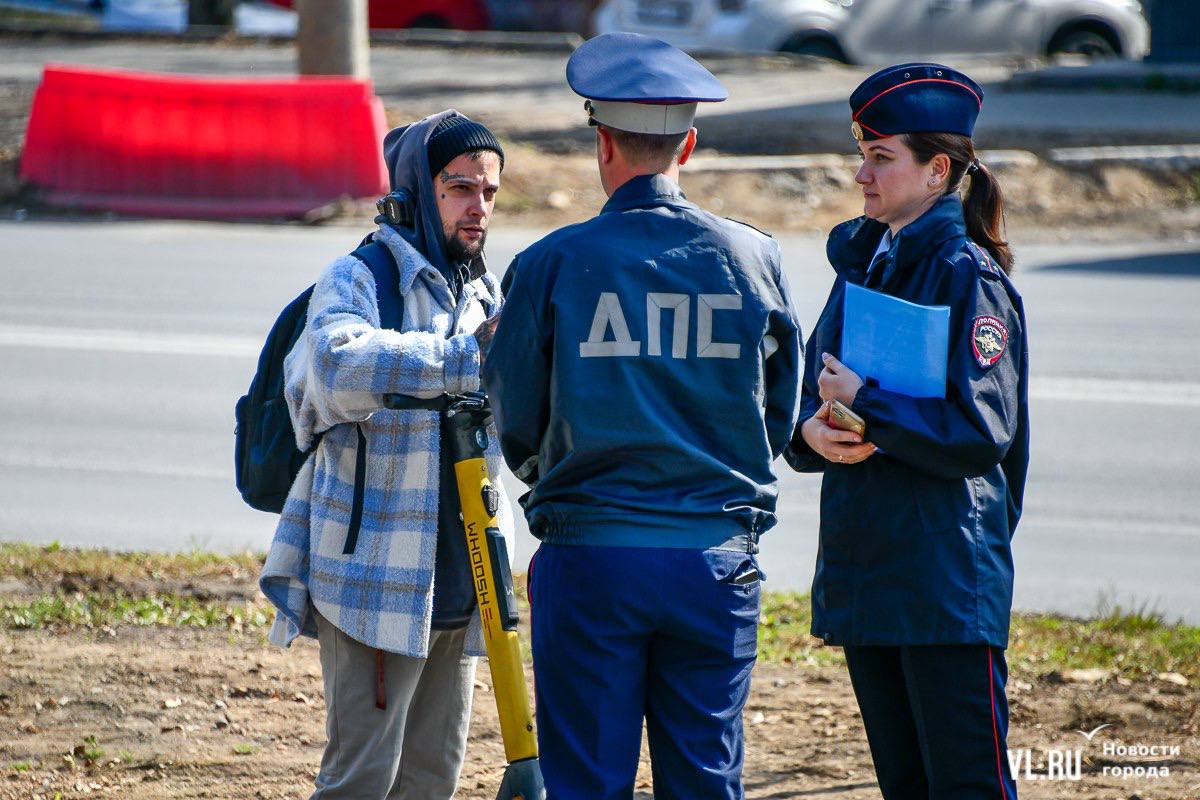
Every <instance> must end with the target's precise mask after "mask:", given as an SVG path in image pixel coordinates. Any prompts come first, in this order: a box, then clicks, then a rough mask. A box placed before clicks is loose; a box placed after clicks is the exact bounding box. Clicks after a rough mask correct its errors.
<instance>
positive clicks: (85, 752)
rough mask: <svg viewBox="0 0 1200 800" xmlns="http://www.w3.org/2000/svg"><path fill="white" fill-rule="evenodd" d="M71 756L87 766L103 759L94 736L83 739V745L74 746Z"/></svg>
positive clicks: (102, 752)
mask: <svg viewBox="0 0 1200 800" xmlns="http://www.w3.org/2000/svg"><path fill="white" fill-rule="evenodd" d="M71 755H73V756H75V757H76V758H82V759H83V760H84V761H86V762H88V763H89V764H94V763H96V762H97V761H99V760H101V759H102V758H104V751H103V750H102V749H101V748H100V742H99V741H97V740H96V737H95V735H91V736H85V737H83V744H77V745H75V748H74V749H73V750H71Z"/></svg>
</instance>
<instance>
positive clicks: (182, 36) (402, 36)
mask: <svg viewBox="0 0 1200 800" xmlns="http://www.w3.org/2000/svg"><path fill="white" fill-rule="evenodd" d="M0 36H24V37H30V38H42V37H46V38H53V37H59V38H63V39H87V40H88V41H121V40H125V41H128V40H135V41H151V42H180V43H185V44H186V43H196V42H214V41H221V42H232V43H237V44H280V45H281V44H292V43H294V42H295V37H294V36H279V35H265V34H264V35H242V34H239V33H236V32H233V31H229V30H226V29H224V28H208V27H193V28H190V29H188V30H186V31H121V30H117V31H106V30H96V29H94V28H89V27H84V26H80V25H64V26H63V27H53V28H51V27H45V26H38V25H20V24H14V23H11V22H10V23H4V24H0ZM582 42H583V37H581V36H579V35H578V34H575V33H522V32H510V31H454V30H432V29H421V28H407V29H404V30H374V31H371V44H372V45H415V46H426V47H448V48H463V49H467V48H481V49H487V50H504V49H519V50H523V51H539V52H550V53H571V52H574V50H575V48H576V47H578V46H579V45H580V44H581V43H582Z"/></svg>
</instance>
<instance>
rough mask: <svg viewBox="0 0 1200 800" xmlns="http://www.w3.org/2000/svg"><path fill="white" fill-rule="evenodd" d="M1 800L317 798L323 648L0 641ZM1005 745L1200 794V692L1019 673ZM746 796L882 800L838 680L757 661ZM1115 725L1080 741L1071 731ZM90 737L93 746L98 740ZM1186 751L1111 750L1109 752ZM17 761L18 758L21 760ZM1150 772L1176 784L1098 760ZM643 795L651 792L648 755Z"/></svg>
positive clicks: (89, 637)
mask: <svg viewBox="0 0 1200 800" xmlns="http://www.w3.org/2000/svg"><path fill="white" fill-rule="evenodd" d="M0 656H2V661H3V664H4V670H3V673H2V675H0V798H5V800H7V799H8V798H13V799H15V798H22V799H23V800H24V799H26V798H39V797H41V798H47V800H49V799H50V798H54V797H56V796H57V795H59V794H61V796H62V797H63V798H74V797H90V796H102V797H119V798H124V799H127V800H139V799H141V798H202V797H203V798H228V799H229V800H233V799H234V798H237V799H238V800H241V799H242V798H248V797H253V798H281V797H289V798H290V797H305V796H307V793H308V792H309V791H310V790H311V786H312V779H313V777H314V776H315V774H316V769H317V765H318V763H319V761H320V755H321V749H322V746H323V742H324V736H323V725H324V707H323V701H322V691H321V681H320V667H319V663H318V660H317V647H316V645H315V644H314V643H312V642H310V641H307V640H304V641H301V642H299V643H298V644H297V645H295V646H294V647H293V648H292V649H291V651H282V650H280V649H278V648H275V647H272V646H270V645H268V644H265V643H264V642H263V641H262V638H261V636H260V635H258V634H247V635H244V636H239V635H231V634H230V633H228V632H227V631H223V630H214V629H204V630H178V629H169V628H137V627H133V626H127V627H121V628H119V629H116V630H111V629H110V630H98V631H95V630H93V631H89V630H70V631H59V632H54V631H37V632H33V631H21V632H8V633H4V634H2V635H0ZM489 683H490V679H489V676H488V675H487V670H486V668H484V667H482V666H481V669H480V672H479V678H478V680H477V682H476V691H475V717H474V723H473V726H472V730H471V740H470V745H469V748H468V754H467V763H466V766H465V768H464V770H463V775H462V781H461V784H460V792H459V795H458V796H459V797H462V798H488V799H489V800H490V798H492V797H494V796H495V791H496V787H497V786H498V783H499V778H500V774H501V772H502V769H503V764H502V758H503V756H502V749H501V746H500V741H499V728H498V725H497V721H496V712H495V705H494V701H493V698H492V695H491V693H490V686H489ZM1010 697H1011V699H1012V707H1013V718H1014V722H1013V730H1012V733H1011V735H1010V739H1009V745H1010V747H1012V748H1014V749H1018V748H1032V754H1033V758H1032V769H1033V772H1034V774H1035V776H1036V775H1037V774H1045V772H1046V767H1045V765H1044V762H1045V756H1044V754H1043V748H1050V749H1074V748H1081V749H1082V757H1083V758H1082V775H1081V779H1080V780H1077V781H1064V780H1048V779H1042V780H1034V781H1032V782H1029V781H1023V782H1022V784H1021V790H1022V796H1023V797H1029V798H1060V797H1061V798H1089V799H1090V800H1101V799H1102V798H1103V799H1105V800H1108V799H1110V798H1121V799H1122V800H1126V799H1128V800H1133V798H1142V800H1152V799H1155V800H1156V799H1159V798H1189V797H1197V796H1200V735H1198V733H1200V690H1198V689H1197V688H1195V687H1194V686H1192V687H1183V686H1177V685H1175V684H1172V683H1169V682H1165V681H1153V682H1137V683H1130V682H1128V681H1120V682H1116V681H1107V680H1105V681H1100V682H1095V683H1090V682H1082V683H1076V682H1065V681H1063V680H1061V679H1058V680H1056V679H1055V678H1054V677H1053V676H1051V677H1041V678H1036V677H1033V676H1030V675H1021V674H1017V675H1014V677H1013V679H1012V680H1011V681H1010ZM745 720H746V745H747V759H746V769H745V779H746V787H747V796H748V797H750V798H800V797H837V798H855V799H858V798H871V797H878V796H879V795H878V790H877V789H876V788H875V783H874V776H873V773H872V769H871V762H870V756H869V753H868V750H867V746H866V741H865V738H864V735H863V730H862V725H861V721H860V718H859V716H858V712H857V709H856V706H855V702H854V698H853V694H852V692H851V689H850V685H849V681H848V680H847V678H846V675H845V670H844V669H843V668H842V667H838V666H829V667H811V666H782V665H768V664H760V665H759V666H758V668H757V669H756V671H755V676H754V684H753V692H752V696H751V699H750V702H749V704H748V706H747V708H746V713H745ZM1103 723H1110V724H1111V726H1112V727H1110V728H1107V729H1105V730H1104V731H1102V732H1100V733H1099V734H1097V735H1096V737H1095V738H1094V739H1093V740H1092V741H1091V742H1090V743H1089V742H1086V741H1085V740H1084V739H1083V738H1082V737H1081V736H1080V734H1079V733H1077V732H1075V731H1076V730H1078V729H1082V730H1087V731H1090V730H1091V729H1093V728H1095V727H1096V726H1098V725H1101V724H1103ZM93 736H94V737H95V739H94V743H93V741H92V740H90V739H88V737H93ZM1105 742H1108V743H1113V744H1122V745H1129V744H1133V745H1137V744H1143V745H1147V746H1149V745H1168V746H1170V745H1175V746H1178V747H1179V754H1178V755H1174V756H1171V755H1169V754H1168V755H1167V756H1165V757H1164V756H1152V755H1144V756H1128V757H1124V756H1118V755H1111V754H1110V755H1108V756H1105V755H1104V752H1103V747H1104V743H1105ZM14 765H16V766H15V767H14ZM1125 765H1129V766H1131V767H1136V766H1139V765H1140V766H1142V767H1149V766H1155V767H1157V768H1158V770H1159V772H1161V771H1162V770H1163V769H1164V768H1165V769H1166V771H1167V772H1168V773H1169V775H1168V776H1166V777H1158V778H1153V779H1152V778H1147V777H1130V778H1128V779H1126V778H1123V777H1116V776H1113V775H1111V774H1108V775H1106V774H1104V768H1105V767H1109V771H1110V772H1111V771H1112V768H1113V767H1120V766H1125ZM638 789H639V792H641V793H643V794H641V795H639V796H641V797H650V796H651V795H650V790H651V785H650V781H649V770H648V763H647V761H646V758H645V753H643V763H642V768H641V771H640V773H639V779H638Z"/></svg>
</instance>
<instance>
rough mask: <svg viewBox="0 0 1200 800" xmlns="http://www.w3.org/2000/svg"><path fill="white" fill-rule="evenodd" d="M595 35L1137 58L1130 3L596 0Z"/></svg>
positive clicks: (811, 50)
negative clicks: (599, 0)
mask: <svg viewBox="0 0 1200 800" xmlns="http://www.w3.org/2000/svg"><path fill="white" fill-rule="evenodd" d="M592 22H593V26H594V28H595V31H596V33H609V32H614V31H632V32H635V33H642V34H646V35H647V36H654V37H656V38H658V39H663V40H665V41H667V42H670V43H671V44H674V45H676V46H677V47H680V48H683V49H684V50H692V51H699V52H704V51H718V52H719V51H726V52H741V53H761V52H780V51H782V52H789V53H801V54H807V55H815V56H823V57H825V58H833V59H837V60H840V61H848V62H851V63H857V64H882V63H886V62H896V61H903V60H910V59H911V60H917V59H920V60H927V59H942V58H948V57H952V56H958V57H962V56H1017V57H1023V58H1038V57H1043V56H1052V55H1056V54H1058V53H1079V54H1082V55H1085V56H1089V57H1092V58H1105V57H1114V56H1120V57H1122V58H1132V59H1137V58H1141V57H1142V56H1143V55H1145V54H1146V51H1147V50H1148V49H1149V45H1150V26H1149V25H1148V24H1147V23H1146V18H1145V16H1144V15H1143V13H1142V6H1141V2H1140V0H604V2H603V3H601V5H600V7H599V8H598V9H597V10H596V13H595V16H594V17H593V19H592Z"/></svg>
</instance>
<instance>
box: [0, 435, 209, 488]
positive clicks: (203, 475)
mask: <svg viewBox="0 0 1200 800" xmlns="http://www.w3.org/2000/svg"><path fill="white" fill-rule="evenodd" d="M231 444H232V443H231ZM6 467H7V468H15V469H48V470H62V471H68V472H96V473H102V474H108V475H139V476H148V477H155V478H199V479H202V480H221V481H229V482H230V484H231V485H232V483H233V467H232V466H230V468H229V469H216V468H212V467H208V468H206V467H202V466H190V465H186V464H162V463H158V464H151V463H146V462H141V461H113V460H111V459H109V460H102V459H96V458H92V457H90V456H89V457H87V458H84V457H79V456H67V457H61V456H60V457H55V456H48V455H34V454H31V453H29V452H23V451H9V452H3V451H0V469H3V468H6Z"/></svg>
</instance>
